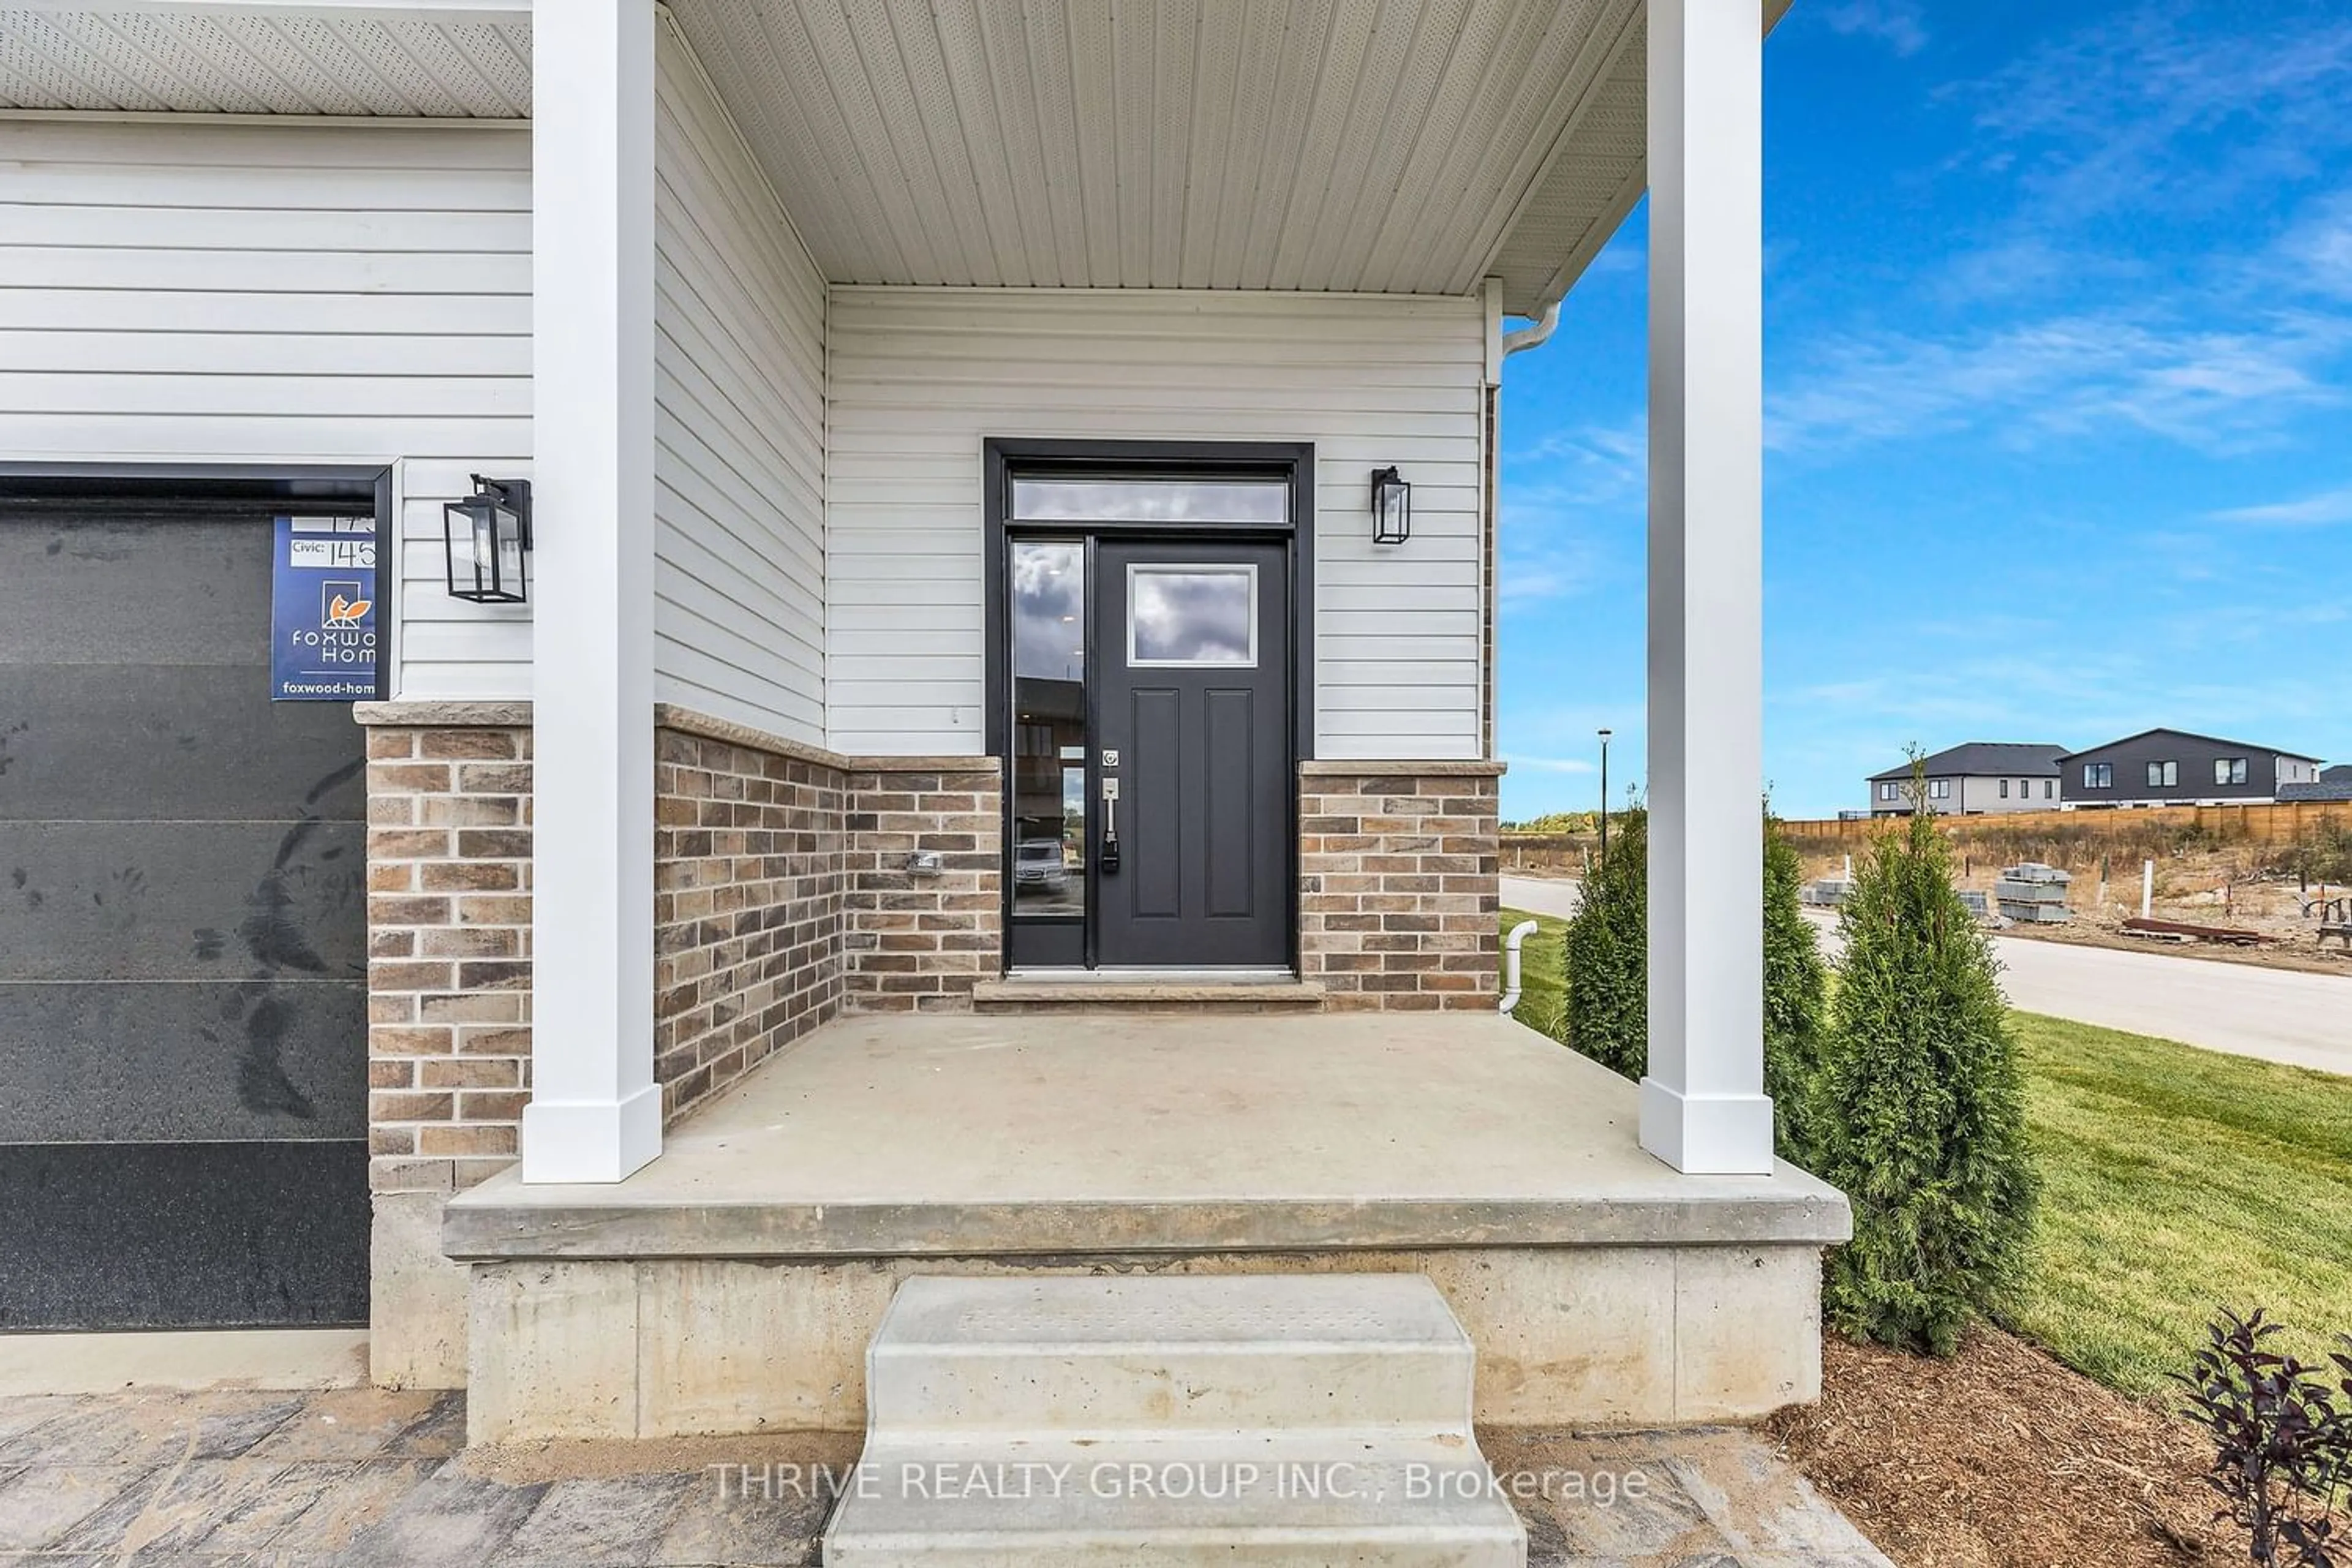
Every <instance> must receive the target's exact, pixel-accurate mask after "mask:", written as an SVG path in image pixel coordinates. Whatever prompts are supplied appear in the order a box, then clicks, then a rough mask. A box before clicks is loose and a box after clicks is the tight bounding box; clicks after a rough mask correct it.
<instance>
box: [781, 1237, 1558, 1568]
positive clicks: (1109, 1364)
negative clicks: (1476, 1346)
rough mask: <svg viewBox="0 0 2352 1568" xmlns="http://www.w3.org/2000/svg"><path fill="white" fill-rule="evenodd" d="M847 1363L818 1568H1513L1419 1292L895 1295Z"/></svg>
mask: <svg viewBox="0 0 2352 1568" xmlns="http://www.w3.org/2000/svg"><path fill="white" fill-rule="evenodd" d="M866 1368H867V1413H868V1414H867V1421H868V1425H867V1429H866V1450H865V1454H864V1457H863V1458H862V1459H861V1461H860V1469H859V1474H858V1479H857V1483H856V1485H855V1486H854V1487H853V1488H852V1489H850V1490H849V1491H848V1492H847V1494H846V1495H845V1497H844V1498H843V1500H842V1502H841V1505H840V1507H839V1508H838V1509H837V1510H835V1514H834V1518H833V1521H832V1522H831V1524H830V1525H829V1526H828V1528H827V1530H826V1533H825V1549H824V1561H825V1562H826V1563H828V1564H845V1563H847V1564H857V1565H860V1568H884V1565H888V1568H896V1565H898V1564H901V1563H947V1564H950V1565H957V1568H995V1565H997V1564H1003V1565H1005V1568H1011V1565H1013V1564H1016V1563H1017V1564H1021V1565H1023V1568H1036V1565H1040V1564H1045V1565H1063V1564H1066V1565H1078V1564H1088V1565H1092V1564H1100V1565H1103V1568H1109V1565H1112V1564H1121V1565H1129V1568H1132V1565H1137V1564H1142V1565H1145V1568H1160V1565H1168V1568H1173V1565H1175V1564H1179V1563H1187V1564H1189V1563H1210V1562H1215V1563H1252V1564H1274V1563H1285V1564H1288V1563H1297V1564H1310V1563H1312V1564H1331V1563H1357V1564H1364V1565H1367V1568H1369V1565H1372V1564H1381V1565H1398V1564H1423V1563H1426V1564H1432V1565H1434V1564H1439V1563H1446V1564H1470V1565H1474V1568H1486V1565H1488V1564H1492V1565H1494V1568H1506V1565H1507V1568H1521V1565H1522V1564H1524V1563H1525V1562H1526V1556H1527V1547H1526V1537H1525V1533H1524V1531H1522V1530H1521V1528H1520V1525H1519V1522H1518V1519H1517V1515H1515V1514H1514V1513H1513V1512H1512V1510H1511V1508H1510V1506H1509V1504H1508V1503H1507V1501H1506V1500H1504V1498H1503V1497H1502V1495H1501V1494H1500V1493H1499V1492H1497V1491H1496V1490H1495V1489H1492V1488H1491V1487H1490V1486H1489V1485H1488V1484H1487V1477H1486V1467H1485V1464H1484V1461H1483V1460H1482V1459H1481V1458H1480V1457H1479V1454H1478V1449H1477V1445H1476V1441H1475V1437H1474V1436H1473V1435H1472V1432H1471V1429H1470V1400H1471V1380H1472V1373H1473V1370H1474V1367H1473V1359H1472V1352H1471V1348H1470V1343H1469V1341H1468V1338H1467V1337H1466V1336H1465V1334H1464V1333H1463V1331H1462V1329H1461V1326H1460V1325H1459V1324H1458V1323H1456V1322H1455V1321H1454V1316H1453V1313H1452V1312H1451V1311H1449V1310H1447V1308H1446V1306H1445V1302H1444V1298H1442V1297H1441V1296H1439V1295H1438V1293H1437V1290H1436V1288H1435V1287H1434V1286H1433V1285H1431V1284H1430V1283H1429V1281H1428V1279H1426V1278H1425V1277H1423V1276H1422V1275H1418V1274H1412V1275H1390V1274H1324V1275H1254V1276H1233V1275H1226V1276H1220V1277H1202V1278H1187V1277H1154V1276H1142V1277H1114V1278H1091V1277H1079V1278H1072V1277H1057V1278H1043V1279H940V1278H926V1279H910V1280H908V1282H907V1283H906V1284H905V1285H903V1286H901V1287H900V1288H899V1290H898V1296H897V1297H896V1298H895V1299H894V1300H892V1302H891V1305H890V1309H889V1310H888V1311H887V1313H886V1314H885V1315H884V1317H883V1320H882V1323H881V1325H880V1327H879V1328H878V1329H877V1331H876V1333H875V1337H874V1341H873V1343H872V1344H871V1345H870V1346H869V1347H868V1349H867V1352H866Z"/></svg>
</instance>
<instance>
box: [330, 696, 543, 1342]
mask: <svg viewBox="0 0 2352 1568" xmlns="http://www.w3.org/2000/svg"><path fill="white" fill-rule="evenodd" d="M356 717H357V718H358V719H359V721H360V722H361V723H362V724H365V725H367V726H368V737H367V755H368V764H367V789H368V847H367V854H368V866H367V886H368V902H367V919H368V1152H369V1160H368V1185H369V1187H370V1189H371V1192H370V1195H371V1198H372V1200H373V1209H374V1218H373V1226H372V1235H371V1238H370V1246H369V1254H370V1265H369V1276H370V1279H369V1285H370V1290H369V1294H370V1298H371V1309H370V1316H371V1319H372V1322H371V1326H370V1332H369V1335H368V1352H369V1357H370V1361H371V1364H372V1370H373V1375H374V1377H375V1379H376V1381H377V1382H379V1383H388V1384H397V1385H401V1386H407V1387H428V1388H453V1387H457V1386H459V1385H461V1384H464V1382H465V1381H466V1327H465V1325H466V1295H465V1271H464V1270H463V1269H462V1268H458V1267H457V1265H456V1264H453V1263H451V1262H450V1261H449V1260H448V1259H446V1258H443V1257H442V1256H441V1247H440V1231H441V1209H442V1205H444V1204H446V1202H447V1201H448V1198H449V1194H451V1193H452V1192H455V1191H456V1190H457V1189H458V1188H460V1187H466V1186H470V1185H472V1184H474V1183H476V1182H478V1181H480V1180H482V1179H483V1178H484V1177H486V1176H488V1175H490V1174H491V1173H494V1172H497V1171H499V1170H500V1169H502V1168H504V1167H505V1166H507V1165H509V1164H511V1163H513V1161H514V1157H515V1152H516V1149H517V1147H518V1141H519V1135H520V1124H521V1120H522V1108H523V1104H524V1102H525V1101H526V1100H528V1099H529V1098H530V816H531V809H530V785H531V760H530V757H531V730H530V704H529V703H398V704H394V703H368V704H362V705H361V706H360V707H359V709H358V710H357V714H356Z"/></svg>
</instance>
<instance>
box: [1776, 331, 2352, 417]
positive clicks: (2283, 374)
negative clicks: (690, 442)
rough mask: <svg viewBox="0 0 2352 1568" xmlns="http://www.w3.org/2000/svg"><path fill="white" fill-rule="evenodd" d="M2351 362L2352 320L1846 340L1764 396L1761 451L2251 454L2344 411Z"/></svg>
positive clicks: (1820, 351)
mask: <svg viewBox="0 0 2352 1568" xmlns="http://www.w3.org/2000/svg"><path fill="white" fill-rule="evenodd" d="M2216 313H2217V312H2214V311H2211V310H2209V311H2208V312H2206V316H2205V319H2206V320H2207V321H2211V320H2213V319H2214V316H2215V314H2216ZM2347 350H2352V321H2346V320H2345V319H2343V318H2342V317H2340V316H2333V315H2322V314H2316V313H2303V312H2295V311H2286V310H2278V311H2273V312H2271V313H2269V314H2268V315H2267V316H2265V317H2263V318H2259V319H2256V320H2252V321H2247V322H2245V323H2244V324H2242V325H2239V326H2235V327H2225V326H2216V325H2198V326H2185V325H2181V324H2179V322H2178V321H2173V320H2170V319H2168V317H2167V316H2166V315H2165V314H2164V313H2163V312H2162V311H2161V310H2159V309H2158V307H2157V306H2155V305H2149V306H2145V307H2141V308H2139V309H2138V310H2133V311H2124V310H2117V311H2108V312H2093V313H2074V314H2066V315H2057V316H2051V317H2047V318H2044V319H2042V320H2039V321H2023V322H2019V323H2015V324H2012V325H2009V326H2005V327H2001V328H2000V329H1998V330H1995V331H1990V332H1988V333H1985V334H1983V335H1980V336H1975V337H1970V336H1966V335H1961V334H1954V335H1949V336H1946V337H1940V338H1938V337H1927V336H1920V335H1914V334H1909V333H1904V332H1883V333H1878V334H1875V335H1871V334H1861V333H1849V334H1846V335H1844V336H1841V337H1832V338H1830V339H1828V340H1826V341H1824V342H1822V343H1821V344H1820V345H1819V346H1817V347H1816V348H1815V349H1814V350H1813V351H1812V353H1811V355H1810V358H1809V360H1808V361H1807V362H1806V363H1803V364H1802V365H1801V369H1800V370H1799V371H1797V372H1796V373H1795V374H1793V375H1792V376H1790V377H1789V378H1786V379H1784V380H1783V381H1782V382H1781V383H1780V384H1779V386H1778V387H1777V388H1776V389H1775V390H1774V391H1773V392H1772V393H1771V394H1770V395H1769V396H1768V398H1767V400H1766V413H1767V417H1768V426H1767V433H1766V438H1767V441H1768V443H1769V445H1770V446H1771V447H1774V448H1776V449H1779V450H1783V451H1796V450H1801V449H1805V448H1809V447H1831V446H1837V445H1843V444H1850V443H1853V442H1857V441H1867V440H1895V439H1902V438H1907V437H1916V436H1923V435H1933V434H1945V433H1951V432H1956V431H1965V430H1970V429H1983V430H1985V431H1987V432H1988V433H1990V434H1991V435H1993V436H1995V437H1997V438H1999V439H2000V440H2002V441H2003V442H2005V443H2007V444H2010V445H2012V446H2031V445H2034V444H2036V443H2037V442H2039V441H2041V440H2043V439H2046V438H2049V437H2065V436H2080V435H2083V434H2085V433H2089V432H2093V431H2095V430H2100V429H2105V428H2116V427H2125V428H2130V427H2137V428H2139V429H2143V430H2147V431H2149V432H2152V433H2154V434H2156V435H2159V436H2163V437H2168V438H2169V439H2172V440H2175V441H2178V442H2180V443H2181V444H2183V445H2185V446H2189V447H2197V448H2200V449H2202V450H2206V451H2242V450H2245V449H2248V448H2250V447H2259V446H2261V445H2263V442H2264V440H2265V439H2266V438H2267V437H2270V436H2271V435H2272V434H2273V432H2275V431H2276V430H2277V429H2278V428H2279V426H2281V425H2283V424H2284V422H2285V421H2286V420H2287V419H2288V418H2289V417H2291V416H2294V415H2295V414H2299V413H2301V412H2302V411H2304V410H2305V409H2308V408H2312V407H2317V406H2323V405H2331V404H2336V403H2339V402H2342V401H2345V394H2344V392H2343V390H2342V389H2341V388H2339V387H2337V386H2336V385H2334V384H2332V383H2331V382H2330V380H2329V379H2328V375H2327V372H2328V371H2329V370H2330V369H2331V368H2332V367H2333V366H2334V365H2335V363H2336V362H2337V361H2338V360H2339V359H2341V358H2342V357H2344V355H2345V354H2346V353H2347Z"/></svg>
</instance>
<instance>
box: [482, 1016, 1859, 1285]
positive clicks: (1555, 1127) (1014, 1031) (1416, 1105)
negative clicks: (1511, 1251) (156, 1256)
mask: <svg viewBox="0 0 2352 1568" xmlns="http://www.w3.org/2000/svg"><path fill="white" fill-rule="evenodd" d="M1848 1224H1849V1221H1848V1214H1847V1209H1846V1205H1845V1200H1844V1198H1843V1197H1842V1196H1841V1195H1840V1194H1838V1193H1837V1192H1835V1191H1834V1190H1833V1189H1832V1188H1831V1187H1829V1186H1827V1185H1825V1184H1822V1183H1821V1182H1819V1181H1817V1180H1815V1179H1814V1178H1813V1177H1811V1176H1810V1175H1807V1174H1806V1173H1803V1172H1801V1171H1799V1170H1797V1169H1796V1168H1795V1167H1793V1166H1790V1165H1785V1164H1784V1165H1782V1166H1781V1167H1780V1170H1779V1171H1778V1173H1775V1174H1773V1175H1771V1176H1769V1177H1731V1176H1685V1175H1683V1174H1681V1173H1678V1172H1675V1171H1674V1170H1672V1169H1670V1168H1669V1167H1668V1166H1666V1165H1664V1163H1660V1162H1659V1161H1657V1160H1656V1159H1654V1158H1653V1157H1652V1156H1651V1155H1649V1154H1648V1153H1646V1152H1643V1150H1642V1148H1641V1147H1640V1145H1639V1143H1638V1142H1637V1141H1636V1104H1635V1095H1634V1089H1633V1085H1632V1084H1629V1083H1627V1082H1625V1081H1624V1080H1623V1079H1620V1078H1618V1077H1616V1076H1615V1075H1614V1074H1612V1073H1610V1072H1608V1071H1607V1070H1605V1069H1603V1068H1600V1067H1598V1066H1596V1065H1595V1064H1593V1063H1592V1062H1590V1061H1588V1060H1586V1059H1585V1058H1582V1057H1580V1056H1578V1055H1576V1054H1575V1053H1574V1052H1571V1051H1569V1050H1566V1049H1564V1048H1563V1047H1560V1046H1559V1045H1557V1044H1555V1043H1554V1042H1552V1041H1551V1040H1549V1039H1548V1038H1546V1037H1543V1036H1540V1035H1538V1034H1537V1033H1535V1032H1534V1031H1533V1030H1531V1029H1528V1028H1526V1027H1523V1026H1520V1025H1518V1024H1516V1023H1514V1022H1512V1021H1511V1020H1509V1019H1507V1018H1505V1017H1502V1016H1499V1015H1495V1014H1486V1013H1456V1014H1399V1013H1391V1014H1317V1015H1307V1016H1267V1015H1250V1016H1238V1017H1225V1016H1214V1015H1197V1014H1191V1015H1176V1016H1165V1015H1152V1014H1087V1015H1083V1016H866V1017H856V1018H849V1019H845V1020H842V1021H840V1022H837V1023H835V1024H833V1025H830V1026H827V1027H825V1028H824V1029H821V1030H819V1031H817V1032H816V1033H815V1034H813V1035H811V1036H810V1037H808V1038H807V1039H805V1040H803V1041H802V1042H801V1043H800V1044H798V1045H797V1046H795V1047H793V1048H792V1049H791V1050H789V1051H787V1052H785V1053H784V1054H782V1056H780V1057H778V1058H775V1059H774V1060H772V1061H770V1062H767V1063H764V1064H762V1065H761V1067H760V1068H756V1069H755V1070H753V1071H752V1072H751V1073H750V1074H749V1075H747V1076H746V1077H745V1078H744V1079H743V1080H742V1081H741V1082H740V1083H739V1084H737V1085H736V1086H735V1087H734V1088H732V1089H730V1090H729V1091H728V1092H727V1093H725V1094H724V1095H722V1096H720V1097H719V1099H718V1100H715V1101H714V1102H712V1103H711V1104H710V1105H709V1106H707V1107H705V1108H703V1109H702V1110H699V1111H698V1112H697V1113H695V1114H693V1115H691V1116H689V1117H688V1118H687V1119H686V1120H685V1121H681V1122H680V1123H678V1124H677V1126H674V1127H672V1128H671V1129H670V1130H669V1131H668V1134H667V1140H666V1142H665V1146H664V1149H663V1152H662V1154H661V1156H660V1158H658V1159H657V1160H656V1161H655V1162H654V1163H652V1164H650V1165H648V1166H646V1168H645V1169H644V1170H641V1171H639V1172H638V1173H635V1175H633V1176H631V1177H630V1178H629V1179H628V1180H626V1181H625V1182H622V1183H619V1184H615V1185H611V1186H571V1185H536V1186H534V1185H526V1184H523V1183H522V1182H521V1180H520V1178H519V1175H518V1174H517V1173H514V1172H509V1173H505V1174H502V1175H500V1176H498V1177H496V1178H494V1179H493V1180H491V1181H489V1182H487V1183H484V1184H482V1185H481V1186H479V1187H477V1188H475V1189H473V1190H472V1191H470V1192H467V1193H465V1194H460V1195H459V1196H458V1197H457V1198H456V1199H454V1200H453V1201H452V1202H451V1203H450V1205H449V1207H448V1211H447V1214H446V1219H445V1222H444V1230H443V1240H444V1244H445V1247H446V1250H447V1252H448V1253H449V1254H450V1255H451V1256H453V1257H464V1258H493V1257H494V1258H520V1257H539V1258H624V1257H625V1258H654V1257H695V1258H714V1257H737V1258H749V1257H760V1258H781V1257H794V1256H800V1257H832V1258H842V1257H859V1256H887V1257H906V1256H917V1257H919V1256H957V1257H970V1256H973V1255H976V1254H1000V1253H1005V1254H1039V1253H1044V1254H1055V1255H1066V1254H1071V1253H1148V1252H1197V1251H1203V1250H1209V1251H1234V1250H1244V1251H1248V1250H1277V1251H1286V1250H1294V1249H1300V1248H1309V1249H1312V1248H1334V1247H1337V1248H1360V1247H1495V1246H1519V1247H1560V1246H1602V1245H1610V1244H1625V1245H1643V1246H1654V1245H1661V1244H1724V1243H1730V1244H1738V1243H1748V1244H1769V1243H1776V1242H1811V1243H1816V1244H1822V1243H1830V1242H1836V1241H1841V1240H1843V1239H1844V1238H1845V1236H1846V1234H1847V1228H1848Z"/></svg>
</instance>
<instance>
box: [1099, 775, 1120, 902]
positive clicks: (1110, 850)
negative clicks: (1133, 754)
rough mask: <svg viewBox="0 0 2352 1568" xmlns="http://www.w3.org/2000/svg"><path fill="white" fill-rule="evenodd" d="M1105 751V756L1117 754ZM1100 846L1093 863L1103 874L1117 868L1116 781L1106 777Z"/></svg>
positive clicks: (1103, 784)
mask: <svg viewBox="0 0 2352 1568" xmlns="http://www.w3.org/2000/svg"><path fill="white" fill-rule="evenodd" d="M1103 755H1104V756H1106V757H1111V756H1117V755H1118V752H1104V753H1103ZM1102 821H1103V835H1102V848H1101V849H1100V850H1099V851H1098V852H1097V854H1096V856H1095V864H1096V865H1097V867H1099V868H1101V869H1102V872H1103V874H1104V875H1105V876H1108V875H1110V874H1111V873H1112V872H1114V871H1116V870H1118V780H1117V779H1114V778H1106V779H1105V780H1103V782H1102Z"/></svg>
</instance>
